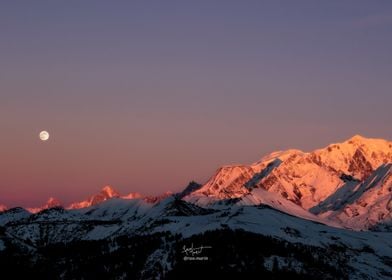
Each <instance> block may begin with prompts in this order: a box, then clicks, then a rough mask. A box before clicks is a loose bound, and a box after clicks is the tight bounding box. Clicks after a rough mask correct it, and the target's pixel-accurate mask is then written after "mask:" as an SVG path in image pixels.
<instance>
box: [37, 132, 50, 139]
mask: <svg viewBox="0 0 392 280" xmlns="http://www.w3.org/2000/svg"><path fill="white" fill-rule="evenodd" d="M39 139H41V140H42V141H47V140H48V139H49V132H47V131H41V132H40V133H39Z"/></svg>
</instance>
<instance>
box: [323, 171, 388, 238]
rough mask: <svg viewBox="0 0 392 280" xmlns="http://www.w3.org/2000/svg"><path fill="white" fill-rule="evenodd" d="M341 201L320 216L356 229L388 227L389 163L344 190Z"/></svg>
mask: <svg viewBox="0 0 392 280" xmlns="http://www.w3.org/2000/svg"><path fill="white" fill-rule="evenodd" d="M343 201H344V203H342V205H341V206H340V208H338V209H334V210H335V211H330V210H328V211H326V212H325V213H323V214H322V216H324V217H328V218H329V219H333V220H336V221H339V222H340V223H342V224H344V225H346V226H347V227H350V228H353V229H357V230H361V229H369V228H373V229H375V230H387V229H391V228H392V227H391V222H392V211H391V210H392V164H386V165H382V166H380V167H379V168H378V169H377V170H376V171H375V172H374V173H373V174H372V175H371V176H370V177H369V178H368V179H367V180H366V181H365V182H363V183H362V184H358V185H357V186H356V188H355V189H354V190H352V191H351V192H346V195H345V196H344V197H343ZM388 225H389V226H388Z"/></svg>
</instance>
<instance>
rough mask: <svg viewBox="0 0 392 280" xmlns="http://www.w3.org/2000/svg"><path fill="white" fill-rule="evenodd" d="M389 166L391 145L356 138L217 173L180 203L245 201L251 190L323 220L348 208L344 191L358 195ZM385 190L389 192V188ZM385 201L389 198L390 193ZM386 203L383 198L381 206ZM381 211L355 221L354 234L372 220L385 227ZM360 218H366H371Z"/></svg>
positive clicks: (385, 210) (277, 156)
mask: <svg viewBox="0 0 392 280" xmlns="http://www.w3.org/2000/svg"><path fill="white" fill-rule="evenodd" d="M387 163H392V142H388V141H386V140H381V139H368V138H364V137H361V136H359V135H356V136H354V137H352V138H351V139H349V140H347V141H345V142H343V143H338V144H332V145H329V146H327V147H325V148H323V149H319V150H316V151H313V152H309V153H306V152H302V151H299V150H288V151H283V152H274V153H272V154H270V155H268V156H266V157H263V158H262V159H261V160H260V161H258V162H256V163H254V164H251V165H248V166H246V165H241V166H239V165H236V166H226V167H223V168H220V169H218V170H217V172H216V174H215V175H214V176H213V177H212V178H211V179H210V180H209V181H208V182H207V183H206V184H204V185H202V186H201V187H199V188H198V189H196V190H195V191H193V192H191V193H188V194H187V195H186V196H185V197H184V200H186V201H189V202H192V203H196V204H198V205H200V206H206V205H210V204H212V203H213V202H215V201H219V200H222V199H231V198H241V197H245V196H248V195H250V194H251V192H252V190H253V189H263V190H266V191H268V192H270V193H274V194H277V195H278V196H280V197H282V198H284V199H285V200H289V201H291V202H293V203H295V204H297V205H298V206H300V207H301V208H303V209H305V210H310V211H311V212H312V213H314V214H321V212H323V211H322V210H320V209H321V208H323V207H324V206H325V204H327V203H333V204H334V205H335V208H336V205H337V204H340V205H341V206H342V207H343V206H344V205H345V204H346V203H348V202H349V201H347V199H346V197H345V195H346V194H347V192H346V190H348V189H352V190H354V189H357V188H359V186H360V185H361V184H362V185H363V184H366V180H367V179H368V178H371V177H374V176H379V175H378V173H379V172H381V171H380V170H379V169H378V168H381V169H382V168H383V166H384V165H385V164H387ZM385 184H386V187H385V188H386V189H388V188H389V187H390V182H386V183H385ZM357 194H358V193H357ZM375 195H376V196H378V195H381V194H379V193H377V194H375ZM383 195H384V196H385V197H387V198H388V197H389V198H390V197H391V194H390V193H389V194H388V193H387V194H383ZM265 197H267V196H265ZM387 198H384V199H385V201H386V200H387ZM275 200H276V198H275ZM364 200H369V201H366V202H363V201H364ZM331 201H332V202H331ZM376 201H378V199H377V198H375V197H372V198H371V199H370V198H369V197H363V198H362V204H363V203H366V205H368V206H367V207H368V208H369V209H370V208H371V207H372V205H373V204H374V203H376ZM323 205H324V206H323ZM324 208H325V207H324ZM376 209H377V210H376ZM379 209H380V207H375V208H374V209H372V210H373V211H372V212H371V213H372V215H378V216H377V217H378V218H377V219H374V218H370V217H363V216H362V221H363V223H362V224H361V223H360V222H359V221H357V222H356V223H355V227H354V228H356V229H359V228H368V227H370V226H372V225H374V221H376V220H377V222H379V223H383V222H384V221H388V219H390V216H389V215H387V214H386V212H388V211H389V210H388V206H386V207H384V208H383V210H382V211H381V212H380V210H379ZM334 210H338V209H337V208H336V209H334ZM289 213H290V214H292V215H298V210H296V211H294V210H293V208H292V207H291V208H290V211H289ZM376 213H377V214H376ZM364 215H365V216H366V215H370V212H368V214H366V213H365V214H364ZM325 217H328V218H332V215H330V216H329V215H326V214H323V215H320V218H321V220H322V219H324V218H325ZM339 217H340V219H338V218H337V217H336V216H334V218H333V220H335V221H339V222H340V223H342V224H343V225H344V226H349V227H352V226H353V225H354V224H353V220H352V219H351V217H347V218H346V219H345V217H344V215H340V216H339ZM348 220H350V222H348ZM365 220H366V221H367V222H365ZM346 221H347V224H346Z"/></svg>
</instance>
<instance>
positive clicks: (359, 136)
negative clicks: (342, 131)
mask: <svg viewBox="0 0 392 280" xmlns="http://www.w3.org/2000/svg"><path fill="white" fill-rule="evenodd" d="M366 139H368V138H366V137H363V136H362V135H359V134H356V135H354V136H353V137H351V138H350V139H349V141H350V140H351V141H363V140H366Z"/></svg>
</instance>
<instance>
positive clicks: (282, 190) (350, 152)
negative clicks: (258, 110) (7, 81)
mask: <svg viewBox="0 0 392 280" xmlns="http://www.w3.org/2000/svg"><path fill="white" fill-rule="evenodd" d="M391 174H392V142H390V141H387V140H382V139H370V138H365V137H362V136H359V135H356V136H354V137H352V138H350V139H348V140H347V141H344V142H342V143H336V144H331V145H329V146H327V147H325V148H322V149H318V150H315V151H312V152H303V151H300V150H287V151H278V152H274V153H271V154H269V155H266V156H264V157H263V158H261V159H260V160H259V161H257V162H255V163H253V164H249V165H230V166H223V167H221V168H219V169H218V170H217V171H216V172H215V174H213V176H211V178H210V179H209V180H208V181H207V182H205V183H204V184H199V183H196V182H191V183H190V184H189V185H188V186H187V187H186V188H185V189H184V190H183V191H181V192H179V193H175V194H172V193H166V194H163V195H161V196H157V197H144V196H142V195H140V194H138V193H130V194H128V195H125V196H121V195H120V194H119V193H118V192H117V191H115V190H114V188H112V187H110V186H105V187H104V188H103V189H102V191H101V192H100V193H98V194H97V195H94V196H91V197H90V198H88V199H86V200H84V201H81V202H76V203H72V204H71V205H69V206H67V207H65V208H63V207H61V206H60V203H59V201H58V200H56V199H53V198H51V199H49V201H48V203H46V205H44V206H42V207H40V208H35V209H26V210H25V209H23V208H12V209H8V210H7V209H6V207H5V206H1V207H0V263H1V261H2V260H3V261H4V262H7V260H8V259H10V260H14V261H17V263H20V262H23V260H25V257H24V258H22V255H23V256H26V255H27V256H31V258H32V259H34V261H33V264H35V266H34V265H33V267H35V268H36V267H41V266H43V267H47V266H45V260H47V258H48V257H49V256H50V257H53V262H54V265H53V266H52V267H51V269H49V270H48V271H45V273H47V274H48V275H52V274H53V275H64V277H55V278H60V279H67V278H68V277H71V276H72V275H73V274H72V273H85V272H86V271H88V274H86V275H87V276H86V277H84V278H85V279H90V278H91V279H92V278H94V277H93V276H95V274H94V273H95V272H92V271H90V270H89V269H88V265H91V263H89V260H88V259H83V260H81V259H79V258H78V257H75V256H70V255H69V254H70V251H68V250H71V249H69V248H73V246H77V245H78V244H79V245H80V244H82V245H83V246H84V247H83V246H82V247H83V248H90V249H92V250H98V251H99V253H98V255H99V256H100V258H99V260H98V259H95V258H92V259H90V261H93V260H94V261H95V262H97V261H101V260H107V258H109V256H110V257H113V256H112V254H114V253H113V252H117V253H118V254H120V255H121V254H125V255H126V256H128V257H130V258H131V259H134V258H136V257H137V256H139V257H141V258H142V259H143V261H142V263H141V264H139V263H138V264H137V265H136V263H137V261H135V262H134V264H133V265H131V266H130V267H129V262H128V263H127V264H125V263H123V262H122V261H119V263H110V264H107V263H105V265H106V268H103V269H100V270H99V271H100V273H103V274H102V275H108V276H110V277H109V278H113V279H114V278H117V276H121V275H122V276H123V278H124V279H128V278H133V277H137V278H144V279H150V278H177V277H179V276H183V277H185V276H186V274H184V273H186V272H185V271H186V270H189V271H193V272H194V273H195V275H199V274H198V273H200V271H199V270H198V269H197V268H198V267H200V266H201V267H203V264H204V268H205V269H207V270H208V271H209V273H213V274H214V273H215V274H217V275H220V276H221V275H222V273H224V272H225V271H232V273H234V274H235V273H241V271H242V272H246V271H249V269H251V270H255V271H258V272H259V273H261V274H260V275H266V277H267V278H268V277H277V276H285V277H286V276H287V277H299V278H300V279H302V278H304V279H305V278H307V277H308V279H312V278H315V277H318V278H320V279H387V278H388V277H390V278H392V214H391V209H392V176H391ZM140 238H145V240H149V242H151V243H149V246H151V248H150V247H148V246H147V247H148V248H150V251H148V252H147V253H145V252H144V251H143V253H142V252H139V251H138V252H139V253H138V254H137V255H135V254H136V253H135V252H134V251H132V253H130V252H128V251H127V250H126V249H124V247H123V246H122V245H121V244H126V246H128V247H126V248H133V249H135V248H136V247H137V248H139V247H138V246H142V245H141V244H144V242H143V239H140ZM236 240H242V241H241V242H242V243H237V241H236ZM249 240H254V244H253V245H252V244H248V241H249ZM223 241H224V242H223ZM154 242H155V243H154ZM204 243H207V244H204ZM209 243H211V244H209ZM64 244H67V245H66V246H65V245H64ZM190 244H192V245H190ZM194 244H195V245H197V246H202V247H203V246H207V245H208V246H207V247H208V248H211V249H210V250H209V251H208V250H206V254H207V256H206V257H207V259H209V261H208V260H207V261H204V263H203V261H202V260H200V261H199V262H196V263H195V262H194V261H193V262H192V261H191V262H189V261H185V257H194V255H193V256H188V255H187V252H194V251H192V250H190V251H189V250H188V251H187V250H186V247H187V246H192V247H193V246H194ZM228 244H229V246H228ZM241 244H242V245H241ZM255 244H258V245H257V246H256V245H255ZM248 245H249V247H247V246H248ZM59 246H60V248H61V250H62V251H61V250H60V251H61V252H62V254H65V255H66V256H67V258H68V259H69V261H70V262H71V263H72V264H73V265H72V266H67V265H66V264H64V263H63V262H62V261H61V260H64V255H62V254H60V255H59V256H57V255H56V254H55V253H53V252H54V251H53V250H55V249H56V248H57V249H58V248H59ZM135 246H136V247H135ZM179 246H180V247H179ZM184 246H185V247H184ZM243 246H245V247H246V248H247V249H246V250H245V249H243V248H242V247H243ZM255 246H256V247H255ZM269 246H272V247H271V248H270V247H269ZM254 248H258V250H256V251H254ZM263 248H269V249H268V250H267V251H265V249H263ZM285 248H286V249H287V248H290V250H291V251H290V250H289V251H290V252H292V254H290V253H287V250H286V251H285ZM125 251H127V252H125ZM326 251H327V252H328V253H329V255H328V256H325V252H326ZM184 252H185V253H184ZM223 252H226V253H230V254H231V255H230V256H232V260H226V261H222V254H224V253H223ZM86 253H87V252H86ZM199 253H200V252H199ZM127 254H129V255H127ZM184 254H185V255H184ZM255 254H256V256H257V258H256V259H258V260H259V261H258V262H255V259H250V258H249V256H250V255H252V256H254V255H255ZM33 256H34V258H33ZM37 256H38V257H37ZM32 259H28V260H29V261H32ZM211 259H212V261H211ZM85 262H86V263H85ZM81 263H83V265H82V264H81ZM131 263H132V262H131ZM86 266H87V268H86ZM122 266H124V267H127V269H128V270H127V271H128V272H126V271H125V270H124V267H122ZM139 266H140V267H139ZM10 267H12V265H10V266H9V268H10ZM31 267H32V266H31V265H30V266H29V267H28V268H30V270H29V269H28V268H26V271H28V273H29V274H30V273H35V272H36V269H34V270H33V271H32V270H31ZM42 269H43V268H42ZM131 271H132V272H131ZM21 273H22V272H21ZM69 273H70V274H69ZM86 273H87V272H86ZM89 273H90V274H89ZM91 273H92V274H91ZM39 275H40V274H39ZM89 275H90V276H91V277H89ZM21 276H23V275H21ZM112 276H113V277H112ZM114 276H116V277H114ZM188 276H189V275H188ZM71 278H72V277H71ZM119 278H121V277H119Z"/></svg>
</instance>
